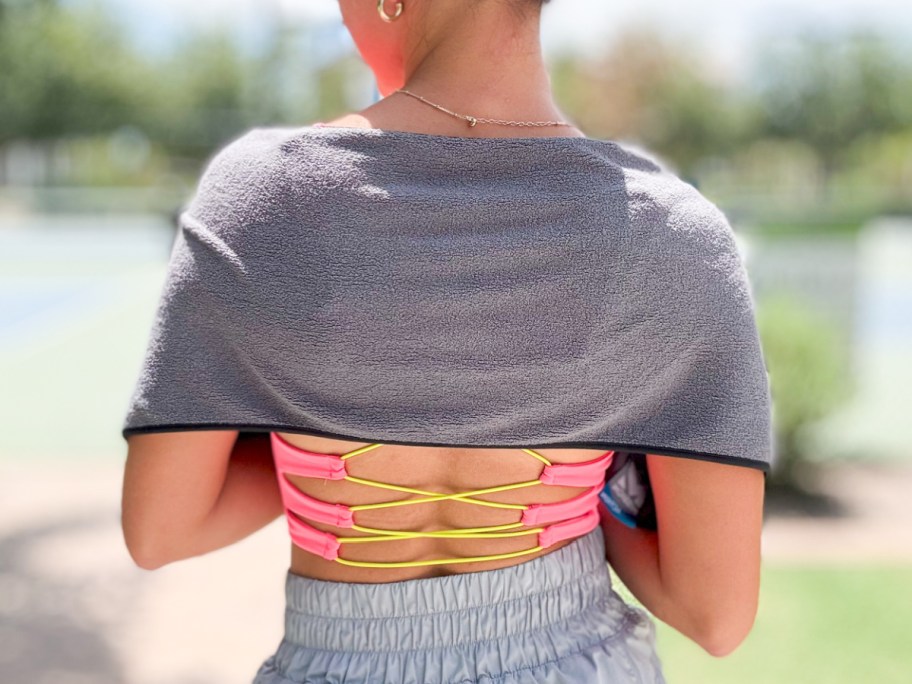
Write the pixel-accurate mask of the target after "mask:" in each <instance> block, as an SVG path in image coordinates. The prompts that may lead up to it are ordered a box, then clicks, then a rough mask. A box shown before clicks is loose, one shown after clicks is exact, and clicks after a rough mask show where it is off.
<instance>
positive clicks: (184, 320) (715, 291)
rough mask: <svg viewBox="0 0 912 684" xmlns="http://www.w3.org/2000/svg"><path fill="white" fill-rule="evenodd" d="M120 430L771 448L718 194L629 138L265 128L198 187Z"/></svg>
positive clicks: (763, 457)
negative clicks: (712, 195)
mask: <svg viewBox="0 0 912 684" xmlns="http://www.w3.org/2000/svg"><path fill="white" fill-rule="evenodd" d="M182 209H183V211H182V212H181V213H180V218H179V225H178V230H177V233H176V238H175V241H174V243H173V247H172V251H171V257H170V263H169V267H168V272H167V276H166V280H165V283H164V286H163V289H162V291H161V298H160V302H159V304H158V309H157V314H156V317H155V319H154V322H153V326H152V330H151V332H150V335H149V339H148V348H147V351H146V355H145V358H144V361H143V363H142V366H141V368H140V371H139V377H138V380H137V382H136V385H135V389H134V392H133V395H132V398H131V399H130V402H129V406H128V411H127V415H126V419H125V421H124V424H123V431H122V432H123V436H124V438H126V437H127V436H129V435H131V434H136V433H142V432H159V431H179V430H194V429H209V430H211V429H236V430H240V431H254V432H271V431H284V432H292V433H295V432H297V433H307V434H313V435H320V436H326V437H335V438H338V439H347V440H353V441H365V442H382V443H388V444H422V445H429V446H436V445H450V446H468V447H471V446H478V447H529V448H536V447H583V448H586V447H591V448H599V449H616V450H622V451H633V452H643V453H647V452H648V453H654V454H665V455H671V456H682V457H689V458H697V459H704V460H710V461H717V462H722V463H730V464H736V465H742V466H748V467H752V468H759V469H761V470H762V471H763V472H764V473H765V474H768V472H769V469H770V464H771V461H772V431H771V423H772V420H771V417H772V416H771V405H772V402H771V397H770V392H769V382H768V380H769V378H768V373H767V369H766V366H765V362H764V358H763V354H762V350H761V345H760V339H759V336H758V331H757V327H756V323H755V314H754V302H753V294H752V291H751V288H750V284H749V281H748V277H747V272H746V269H745V265H744V263H743V261H742V258H741V255H740V253H739V251H738V247H737V244H736V241H735V236H734V233H733V230H732V228H731V226H730V224H729V222H728V221H727V219H726V217H725V215H724V214H723V212H722V211H721V210H720V209H719V208H718V207H717V206H716V205H714V204H713V203H712V202H711V201H710V200H708V199H707V198H705V197H704V196H703V195H702V194H701V193H700V192H699V191H697V189H696V188H695V187H694V186H692V185H691V184H689V183H687V182H685V181H683V180H681V179H680V178H679V177H677V176H676V175H675V174H674V173H673V172H672V171H670V170H669V169H668V168H667V167H665V166H664V165H662V164H661V163H660V162H658V161H656V159H655V158H654V157H653V155H650V154H648V153H647V152H645V151H643V150H642V149H640V148H639V147H638V146H636V145H635V144H633V143H620V142H616V141H613V140H603V139H596V138H572V137H551V138H467V137H457V136H443V135H430V134H421V133H414V132H408V131H392V130H384V129H366V128H334V127H318V126H304V127H293V128H292V127H258V128H253V129H251V130H249V131H247V132H245V133H243V134H242V135H240V136H239V137H237V138H235V139H233V140H231V141H229V142H228V143H226V144H225V145H224V146H222V147H221V148H220V149H219V150H218V151H217V152H216V153H214V154H213V155H212V157H211V158H210V159H209V160H208V161H207V163H206V165H205V168H204V170H203V173H202V175H201V178H200V180H199V183H198V186H197V187H196V189H195V192H194V193H193V195H192V198H191V199H190V201H189V204H188V205H186V206H185V207H182Z"/></svg>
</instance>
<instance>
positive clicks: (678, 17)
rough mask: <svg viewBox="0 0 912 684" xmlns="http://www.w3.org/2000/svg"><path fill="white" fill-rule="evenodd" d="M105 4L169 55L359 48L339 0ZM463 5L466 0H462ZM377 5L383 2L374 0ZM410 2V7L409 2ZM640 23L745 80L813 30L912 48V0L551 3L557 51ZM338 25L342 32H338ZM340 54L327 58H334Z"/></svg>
mask: <svg viewBox="0 0 912 684" xmlns="http://www.w3.org/2000/svg"><path fill="white" fill-rule="evenodd" d="M70 1H71V2H75V3H78V2H80V1H85V2H91V1H97V2H100V3H101V4H102V5H104V6H107V7H110V8H111V11H112V13H114V14H115V15H116V16H117V17H119V18H120V19H121V20H122V21H123V24H124V26H125V27H126V28H127V29H128V30H129V31H130V32H131V34H132V38H133V40H134V41H135V42H136V43H137V45H139V46H140V47H142V48H144V49H147V50H149V51H155V50H158V49H162V48H164V47H166V46H167V45H168V43H169V42H170V41H171V40H172V39H173V37H174V36H176V35H178V34H180V33H182V32H184V31H195V30H196V29H198V28H200V27H206V26H215V25H219V24H224V25H227V26H228V27H229V28H230V29H231V30H232V31H236V32H237V34H238V37H239V40H240V41H241V42H242V44H244V45H245V46H248V47H249V48H250V49H256V46H257V45H258V44H259V43H260V42H261V41H262V40H264V39H265V38H266V37H267V36H268V35H269V27H270V25H271V22H272V21H274V20H276V19H279V18H281V20H283V21H289V22H292V23H299V22H309V23H313V24H320V25H323V26H324V28H325V30H324V32H323V34H322V35H323V37H324V40H325V39H326V36H329V37H330V41H329V42H328V43H327V44H326V47H325V50H326V52H327V53H332V52H334V51H336V50H339V49H342V50H344V49H349V48H350V47H351V46H350V43H349V39H348V34H347V33H346V32H345V30H344V27H342V26H341V22H340V17H339V13H338V6H337V2H336V0H195V2H193V3H187V2H186V0H70ZM452 1H456V0H452ZM365 2H368V3H371V4H373V0H365ZM406 2H407V0H406ZM633 23H643V24H647V25H651V26H654V27H655V28H656V29H657V30H658V31H660V32H661V33H663V34H665V35H667V36H669V37H670V38H672V39H677V38H680V39H683V40H689V41H690V42H692V43H693V44H695V45H699V46H702V47H703V48H704V49H705V51H706V55H707V58H708V60H709V61H710V63H711V64H713V65H714V66H715V67H716V68H717V69H718V70H719V72H720V75H721V76H722V77H724V76H725V75H726V74H728V73H730V74H731V75H732V76H736V75H737V74H738V73H740V71H741V69H742V68H744V67H745V66H746V64H747V62H748V60H749V57H750V55H751V53H752V51H753V46H754V44H755V42H756V41H758V40H770V39H777V38H780V37H787V36H788V35H789V34H791V33H793V32H794V31H796V30H798V29H800V28H803V27H813V28H817V29H822V30H832V31H842V30H845V29H847V28H850V27H861V26H868V27H872V28H874V29H876V30H878V31H880V32H882V33H884V34H887V35H891V36H893V37H894V38H895V39H896V40H904V42H905V43H906V44H908V43H910V42H912V41H910V40H909V36H912V3H910V2H909V1H908V0H791V1H790V2H786V1H785V0H778V1H773V2H771V1H770V0H739V1H738V2H731V0H689V1H688V2H686V3H680V2H671V1H669V0H637V2H635V3H633V2H627V3H621V2H613V1H612V0H551V4H550V5H548V6H546V8H545V11H544V15H543V22H542V40H543V46H544V49H545V51H546V53H547V52H550V51H558V50H566V49H573V50H581V51H585V50H591V49H599V48H601V47H603V46H604V45H605V43H606V42H610V41H611V40H612V39H613V37H614V36H615V35H616V34H617V32H618V31H619V30H621V29H622V28H624V27H625V26H628V25H630V24H633ZM333 26H335V27H336V28H337V29H338V31H333V30H332V27H333ZM329 56H330V54H327V57H329Z"/></svg>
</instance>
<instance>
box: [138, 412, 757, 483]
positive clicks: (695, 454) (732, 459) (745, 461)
mask: <svg viewBox="0 0 912 684" xmlns="http://www.w3.org/2000/svg"><path fill="white" fill-rule="evenodd" d="M192 430H238V431H243V432H290V433H294V434H301V435H312V436H314V437H329V438H333V439H343V440H348V441H351V442H369V443H374V442H382V443H383V444H401V445H403V446H430V447H434V446H441V447H467V448H471V447H475V448H480V449H518V448H522V447H527V448H529V449H536V448H539V449H546V448H551V449H553V448H567V449H590V448H591V449H612V450H615V451H628V452H635V453H649V454H656V455H657V456H677V457H679V458H690V459H695V460H698V461H711V462H713V463H724V464H727V465H737V466H742V467H745V468H754V469H756V470H760V471H761V472H762V473H763V474H764V477H765V476H768V475H769V473H770V464H769V463H767V462H765V461H757V460H755V459H752V458H743V457H738V456H727V455H725V454H708V453H705V452H702V451H691V450H689V449H669V448H666V447H657V446H650V445H646V444H629V443H624V442H548V443H537V444H529V443H524V444H522V445H515V444H453V443H451V442H448V443H441V442H437V443H434V442H414V441H406V440H393V439H371V438H369V437H356V436H352V435H343V434H341V433H338V432H326V431H323V430H302V429H301V428H298V427H293V426H288V425H244V424H239V423H172V424H169V425H143V426H138V427H130V428H124V429H123V430H122V431H121V434H122V436H123V438H124V439H126V438H127V437H129V436H130V435H139V434H148V433H154V432H186V431H192Z"/></svg>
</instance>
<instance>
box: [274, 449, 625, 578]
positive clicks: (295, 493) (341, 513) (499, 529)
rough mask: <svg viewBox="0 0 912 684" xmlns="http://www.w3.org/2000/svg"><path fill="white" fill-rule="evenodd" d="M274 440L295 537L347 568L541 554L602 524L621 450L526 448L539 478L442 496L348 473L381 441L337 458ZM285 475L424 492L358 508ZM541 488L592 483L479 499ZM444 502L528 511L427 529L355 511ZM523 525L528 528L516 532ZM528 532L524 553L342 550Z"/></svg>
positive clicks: (425, 563)
mask: <svg viewBox="0 0 912 684" xmlns="http://www.w3.org/2000/svg"><path fill="white" fill-rule="evenodd" d="M270 439H271V443H272V453H273V457H274V459H275V464H276V474H277V476H278V480H279V489H280V491H281V496H282V502H283V504H284V505H285V515H286V517H287V519H288V531H289V533H290V534H291V538H292V541H293V542H294V543H295V545H296V546H299V547H300V548H302V549H305V550H306V551H310V552H311V553H315V554H317V555H318V556H321V557H323V558H325V559H326V560H332V561H336V562H337V563H342V564H344V565H353V566H359V567H370V568H386V567H414V566H420V565H440V564H449V563H471V562H478V561H485V560H495V559H499V558H512V557H515V556H521V555H524V554H529V553H534V552H536V551H541V550H542V549H546V548H548V547H549V546H551V545H553V544H555V543H557V542H559V541H562V540H564V539H570V538H572V537H578V536H581V535H584V534H586V533H587V532H590V531H591V530H593V529H594V528H595V527H596V526H597V525H598V524H599V513H598V504H599V492H600V491H601V490H602V488H603V487H604V485H605V474H606V471H607V470H608V466H609V465H610V464H611V459H612V458H613V456H614V453H615V452H614V451H607V452H605V453H604V454H602V455H601V456H598V457H597V458H595V459H593V460H591V461H585V462H583V463H551V461H549V460H548V459H547V458H545V457H544V456H543V455H542V454H539V453H538V452H537V451H534V450H533V449H525V448H523V449H522V451H524V452H526V453H527V454H529V455H530V456H533V457H535V458H536V459H538V460H539V461H541V462H542V463H543V464H544V467H543V468H542V471H541V473H540V474H539V476H538V478H537V479H535V480H529V481H526V482H516V483H512V484H506V485H498V486H496V487H486V488H484V489H476V490H472V491H467V492H456V493H454V494H440V493H438V492H429V491H425V490H421V489H414V488H411V487H403V486H400V485H395V484H389V483H385V482H378V481H375V480H365V479H363V478H359V477H355V476H353V475H349V474H348V471H347V470H346V461H347V460H348V459H350V458H353V457H354V456H357V455H359V454H363V453H365V452H367V451H370V450H371V449H375V448H377V447H380V446H383V444H382V443H374V444H368V445H366V446H362V447H359V448H357V449H354V450H352V451H349V452H348V453H345V454H342V455H336V454H322V453H318V452H315V451H307V450H306V449H302V448H300V447H298V446H295V445H293V444H291V443H289V442H287V441H286V440H284V439H283V438H281V437H280V436H279V435H278V434H277V433H275V432H272V433H270ZM285 474H289V475H297V476H300V477H312V478H318V479H323V480H349V481H351V482H358V483H360V484H363V485H368V486H371V487H379V488H382V489H389V490H392V491H397V492H406V493H409V494H417V495H419V497H420V498H412V499H405V500H397V501H385V502H381V503H374V504H362V505H357V506H347V505H345V504H337V503H329V502H326V501H322V500H320V499H315V498H313V497H311V496H308V495H307V494H305V493H304V492H302V491H301V490H300V489H298V488H297V487H295V486H294V484H292V482H291V481H290V480H288V479H287V478H286V477H285ZM535 485H565V486H570V487H588V488H589V489H587V490H586V491H584V492H583V493H581V494H579V495H577V496H575V497H573V498H572V499H569V500H567V501H558V502H554V503H540V504H539V503H536V504H511V503H497V502H493V501H485V500H483V499H476V498H473V497H475V496H477V495H479V494H487V493H491V492H501V491H505V490H509V489H519V488H521V487H531V486H535ZM445 499H453V500H456V501H462V502H464V503H467V504H474V505H478V506H489V507H492V508H509V509H515V510H520V511H522V515H521V517H520V520H519V521H518V522H515V523H508V524H505V525H491V526H487V527H473V528H454V529H447V530H433V531H428V532H412V531H409V530H387V529H378V528H373V527H364V526H362V525H358V524H357V523H356V522H355V520H354V513H356V512H357V511H360V510H367V509H372V508H388V507H393V506H407V505H413V504H420V503H428V502H431V501H442V500H445ZM301 518H309V519H310V520H313V521H316V522H320V523H325V524H328V525H334V526H336V527H341V528H349V529H353V530H357V531H359V532H366V533H368V534H369V535H371V536H357V537H351V536H347V537H339V536H337V535H334V534H331V533H329V532H324V531H322V530H318V529H317V528H315V527H313V526H312V525H309V524H307V523H306V522H304V520H302V519H301ZM516 528H526V529H522V530H517V529H516ZM526 534H537V535H538V543H537V545H536V546H534V547H533V548H530V549H523V550H522V551H514V552H511V553H501V554H494V555H489V556H469V557H460V558H438V559H432V560H427V561H402V562H368V561H354V560H348V559H346V558H342V557H341V556H340V555H339V551H340V549H341V546H342V544H359V543H371V542H380V541H393V540H396V539H414V538H419V537H420V538H427V537H437V538H440V537H445V538H448V539H453V538H459V539H490V538H495V537H516V536H521V535H526Z"/></svg>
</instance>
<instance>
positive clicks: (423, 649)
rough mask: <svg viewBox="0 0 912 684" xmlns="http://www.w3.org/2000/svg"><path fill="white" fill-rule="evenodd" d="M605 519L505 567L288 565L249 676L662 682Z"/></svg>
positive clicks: (299, 681) (648, 627) (646, 619)
mask: <svg viewBox="0 0 912 684" xmlns="http://www.w3.org/2000/svg"><path fill="white" fill-rule="evenodd" d="M602 534H603V532H602V529H601V527H597V528H596V529H594V530H593V531H592V532H590V533H589V534H587V535H585V536H583V537H580V538H578V539H576V540H574V541H573V542H571V543H570V544H568V545H567V546H565V547H563V548H560V549H558V550H557V551H554V552H552V553H549V554H547V555H544V556H539V557H537V558H533V559H532V560H530V561H526V562H523V563H520V564H519V565H514V566H511V567H508V568H502V569H499V570H489V571H480V572H467V573H462V574H456V575H447V576H444V577H431V578H426V579H416V580H407V581H403V582H390V583H383V584H368V583H349V582H328V581H324V580H314V579H309V578H306V577H302V576H300V575H296V574H293V573H291V572H290V571H289V572H288V574H287V575H286V582H285V595H286V600H287V607H286V612H285V635H284V637H283V638H282V641H281V643H280V644H279V647H278V649H277V651H276V652H275V653H274V654H273V655H271V656H269V658H267V659H266V661H265V662H264V663H263V664H262V665H261V666H260V669H259V670H258V672H257V674H256V678H255V679H254V680H253V684H290V683H292V682H293V683H295V684H303V683H304V682H308V683H313V684H317V683H318V682H319V683H321V684H322V683H327V682H344V683H347V684H360V683H362V682H364V683H366V682H388V683H390V684H393V683H395V684H444V683H446V684H457V683H458V684H470V683H472V682H509V683H511V684H519V683H520V682H522V683H523V684H533V683H534V684H557V683H558V682H573V683H574V684H581V683H586V684H593V683H596V682H615V683H616V682H631V683H633V682H636V683H639V684H665V678H664V675H663V673H662V666H661V662H660V661H659V657H658V654H657V653H656V640H655V636H656V626H655V623H654V622H653V619H652V617H651V616H650V615H649V614H648V613H647V612H646V611H645V610H643V609H642V608H640V607H638V606H633V605H630V604H628V603H626V602H625V601H624V600H623V599H622V598H621V597H620V596H619V595H618V594H617V593H616V592H615V591H614V589H613V588H612V586H611V575H610V574H609V572H608V565H607V563H606V562H605V542H604V539H603V537H602Z"/></svg>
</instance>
